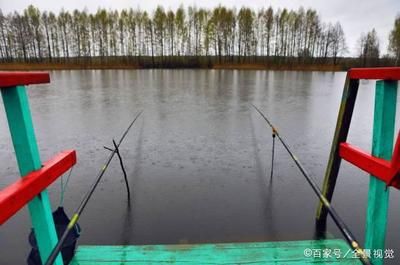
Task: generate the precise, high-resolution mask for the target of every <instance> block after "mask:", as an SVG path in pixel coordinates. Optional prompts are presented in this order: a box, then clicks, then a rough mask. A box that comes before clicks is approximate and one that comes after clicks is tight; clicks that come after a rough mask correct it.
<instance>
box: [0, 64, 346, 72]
mask: <svg viewBox="0 0 400 265" xmlns="http://www.w3.org/2000/svg"><path fill="white" fill-rule="evenodd" d="M154 68H162V69H185V68H187V69H220V70H223V69H227V70H293V71H344V70H346V69H344V68H343V67H342V66H341V65H264V64H256V63H246V64H231V63H223V64H213V65H211V66H207V67H154ZM90 69H92V70H106V69H153V67H142V66H140V65H137V64H136V65H121V64H95V65H93V64H89V65H82V64H71V63H68V64H64V63H2V64H0V71H32V70H90Z"/></svg>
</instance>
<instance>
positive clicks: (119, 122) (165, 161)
mask: <svg viewBox="0 0 400 265" xmlns="http://www.w3.org/2000/svg"><path fill="white" fill-rule="evenodd" d="M344 78H345V74H344V73H320V72H285V71H223V70H222V71H215V70H136V71H135V70H132V71H131V70H118V71H114V70H110V71H55V72H52V73H51V79H52V83H51V84H50V85H43V86H32V87H30V88H29V96H30V99H31V109H32V112H33V119H34V122H35V129H36V134H37V138H38V141H39V147H40V151H41V155H42V159H43V160H46V159H48V158H50V157H51V156H52V155H53V154H55V153H56V152H58V151H60V150H62V149H67V148H75V149H76V150H77V152H78V164H77V165H76V167H75V169H74V174H73V176H72V177H71V180H70V184H69V188H68V190H67V192H66V195H65V196H66V198H65V207H66V209H68V210H69V212H71V211H72V210H73V209H75V207H76V206H77V205H78V203H79V201H80V200H81V199H82V196H83V194H84V193H85V192H86V190H87V189H88V188H89V186H90V184H91V182H92V181H93V179H94V177H95V173H96V172H97V170H98V168H99V166H100V165H101V164H102V162H103V161H104V159H105V157H106V156H107V151H105V150H103V146H104V145H110V144H111V140H112V138H118V137H119V136H120V134H121V132H122V130H123V129H124V128H125V127H126V126H127V124H128V123H129V121H130V120H131V119H132V117H133V115H135V113H137V112H138V111H139V110H141V109H144V110H145V112H144V113H143V115H142V117H141V118H140V119H139V120H138V121H137V123H136V124H135V126H134V128H133V129H132V131H131V133H130V134H129V136H128V137H127V138H126V142H124V144H123V145H122V146H121V153H122V155H123V157H124V163H125V166H126V169H127V173H128V177H129V183H130V186H131V191H132V195H133V196H132V202H131V203H130V204H128V203H127V201H126V191H125V187H124V182H123V176H122V173H121V169H120V167H119V163H118V161H117V160H115V161H114V162H113V163H112V165H111V167H110V170H109V171H108V173H107V174H106V175H105V176H104V179H103V180H102V182H101V184H100V185H99V187H98V189H97V191H96V193H95V195H94V196H93V198H92V200H91V201H90V202H89V204H88V207H87V210H86V211H85V212H84V214H83V215H82V218H81V221H80V224H81V226H82V229H83V234H82V236H81V238H80V244H158V243H179V242H187V243H198V242H235V241H261V240H299V239H311V238H313V237H314V215H315V208H316V203H317V198H316V196H315V195H314V194H313V193H312V190H311V188H310V187H309V186H308V184H307V183H306V181H305V180H304V178H303V177H302V176H301V175H300V174H299V172H298V171H297V169H296V168H295V166H294V164H293V163H292V162H291V160H290V158H289V156H288V155H287V153H286V152H285V151H284V149H283V148H282V146H280V145H279V144H278V143H277V145H276V153H275V154H276V157H275V169H274V178H273V180H272V181H271V180H270V164H271V144H272V141H271V131H270V129H269V128H268V127H267V126H266V125H265V123H264V121H263V120H262V119H261V118H260V117H259V115H258V114H257V113H255V112H254V110H252V109H251V108H249V103H254V104H256V105H257V106H258V107H259V108H260V109H261V110H263V111H264V112H265V113H266V114H267V115H268V116H269V117H270V119H271V120H272V121H273V122H274V123H275V124H276V126H277V127H278V129H279V130H280V132H281V134H282V135H283V136H284V137H285V138H286V139H287V142H288V143H289V144H290V146H291V147H292V149H293V150H294V152H295V153H296V154H297V155H298V156H299V157H300V158H301V160H302V162H303V163H304V165H305V166H306V168H307V170H308V171H309V172H310V173H311V174H312V176H313V177H314V178H315V179H316V180H317V182H318V183H321V181H322V176H323V173H324V169H325V164H326V161H327V158H328V152H329V147H330V143H331V139H332V137H333V131H334V126H335V120H336V116H337V111H338V108H339V102H340V97H341V91H342V87H343V83H344ZM373 86H374V83H373V82H363V83H362V84H361V89H360V94H359V101H358V102H357V105H356V109H355V113H354V122H353V124H352V127H351V133H350V139H349V141H351V142H352V143H354V144H356V145H358V146H360V147H362V148H365V149H368V148H370V141H371V131H372V113H373V107H372V106H373V89H372V88H373ZM399 105H400V104H399ZM1 106H2V104H1ZM0 109H1V110H0V161H1V167H0V176H1V177H0V187H4V186H6V185H7V184H9V183H11V182H12V181H14V180H15V179H16V178H17V176H18V173H17V168H16V163H15V158H14V155H13V153H12V152H13V150H12V146H11V141H10V136H9V133H8V129H7V124H6V121H5V115H4V109H3V107H0ZM398 119H399V118H398ZM367 190H368V177H367V176H366V175H365V174H363V173H361V172H360V171H358V170H357V169H355V168H354V167H352V166H350V165H347V164H344V165H343V168H342V169H341V172H340V177H339V180H338V186H337V190H336V193H335V197H334V203H335V205H336V207H337V210H338V212H339V213H340V214H341V216H342V217H343V219H344V220H345V221H346V222H347V223H348V225H349V226H350V228H351V229H352V230H353V232H354V234H355V235H356V236H357V237H358V238H359V239H360V241H361V242H362V241H363V233H364V217H365V209H366V207H365V206H366V204H365V202H366V198H367ZM50 195H51V197H52V199H53V201H54V202H56V201H58V198H59V185H53V186H51V188H50ZM391 201H392V204H391V208H390V213H389V216H390V220H389V228H388V231H389V233H388V239H387V244H388V247H390V248H394V249H395V250H397V246H398V245H399V241H400V240H399V237H398V236H397V233H394V231H397V230H396V229H397V225H398V223H399V216H400V214H399V210H398V207H397V203H398V201H399V196H398V192H397V191H394V192H392V194H391ZM54 207H56V205H54ZM29 227H30V224H29V219H28V214H27V211H26V210H23V211H22V212H20V213H19V214H18V215H17V216H16V217H15V218H13V219H12V220H11V221H9V222H8V223H6V224H5V225H3V226H2V227H1V229H0V245H1V248H0V251H1V253H0V260H1V262H0V263H1V264H3V263H4V264H22V263H23V260H24V259H25V257H26V256H27V254H28V243H27V235H28V232H29ZM329 230H330V232H331V233H332V234H334V235H336V236H338V237H340V236H341V235H340V233H339V232H338V230H337V229H336V228H335V226H334V225H332V224H330V226H329ZM399 253H400V252H399ZM399 255H400V254H399ZM388 264H390V263H388ZM393 264H395V263H393Z"/></svg>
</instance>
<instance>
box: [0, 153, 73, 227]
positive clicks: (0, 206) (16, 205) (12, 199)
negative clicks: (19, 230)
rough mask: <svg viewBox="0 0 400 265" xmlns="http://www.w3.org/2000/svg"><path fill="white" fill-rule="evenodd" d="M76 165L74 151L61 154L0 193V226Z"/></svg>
mask: <svg viewBox="0 0 400 265" xmlns="http://www.w3.org/2000/svg"><path fill="white" fill-rule="evenodd" d="M75 163H76V153H75V151H74V150H68V151H64V152H61V153H60V154H58V155H56V156H55V157H53V158H52V159H50V160H49V161H47V162H46V163H45V164H44V165H43V167H42V168H41V169H39V170H36V171H33V172H31V173H29V174H28V175H26V176H24V177H23V178H21V179H19V180H17V181H16V182H14V183H13V184H11V185H9V186H7V187H6V188H4V189H2V190H1V191H0V225H1V224H3V223H4V222H5V221H7V220H8V219H9V218H10V217H12V216H13V215H14V214H15V213H16V212H18V211H19V210H20V209H21V208H22V207H24V206H25V205H26V204H27V203H28V202H29V201H31V200H32V199H33V198H34V197H35V196H37V195H38V194H39V193H40V192H42V191H43V190H44V189H46V188H47V187H48V186H49V185H50V184H51V183H53V182H54V181H55V180H56V179H57V178H59V177H60V176H61V175H62V174H64V173H65V172H66V171H67V170H68V169H70V168H71V167H72V166H73V165H75Z"/></svg>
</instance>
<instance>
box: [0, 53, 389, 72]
mask: <svg viewBox="0 0 400 265" xmlns="http://www.w3.org/2000/svg"><path fill="white" fill-rule="evenodd" d="M393 65H394V64H393V62H392V61H391V60H385V59H376V60H373V61H372V60H371V61H369V62H368V64H366V65H365V64H361V63H360V60H359V58H338V59H337V60H333V59H332V58H284V57H257V56H256V57H246V58H243V57H237V56H234V57H221V58H219V57H216V56H209V57H192V56H180V57H179V56H173V57H172V56H169V57H167V56H164V57H151V56H142V57H137V56H136V57H103V58H101V57H93V58H89V57H80V58H79V57H76V58H53V59H48V58H45V59H41V60H38V59H32V60H28V61H24V60H9V61H1V60H0V70H1V71H29V70H84V69H232V70H233V69H235V70H236V69H237V70H293V71H346V70H347V69H349V68H352V67H365V66H368V67H372V66H375V67H379V66H393Z"/></svg>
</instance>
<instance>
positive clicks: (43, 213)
mask: <svg viewBox="0 0 400 265" xmlns="http://www.w3.org/2000/svg"><path fill="white" fill-rule="evenodd" d="M1 94H2V97H3V102H4V107H5V110H6V114H7V120H8V126H9V129H10V132H11V138H12V142H13V145H14V150H15V155H16V158H17V163H18V168H19V171H20V174H21V176H25V175H27V174H28V173H30V172H31V171H34V170H38V169H40V168H41V166H42V165H41V162H40V156H39V150H38V147H37V143H36V137H35V133H34V130H33V124H32V117H31V113H30V109H29V103H28V96H27V94H26V90H25V87H24V86H16V87H11V88H7V89H1ZM28 207H29V213H30V215H31V220H32V225H33V229H34V231H35V235H36V239H37V242H38V247H39V252H40V257H41V259H42V260H46V259H47V257H48V256H49V255H50V252H51V250H52V249H53V247H54V246H55V245H56V243H57V241H58V238H57V234H56V230H55V226H54V220H53V216H52V211H51V205H50V200H49V196H48V193H47V190H44V191H43V192H42V193H40V194H39V195H38V196H36V197H35V198H34V199H33V200H32V201H31V202H30V203H29V204H28ZM54 264H56V265H62V264H63V261H62V259H61V256H60V255H59V256H58V257H57V259H56V262H55V263H54Z"/></svg>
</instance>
